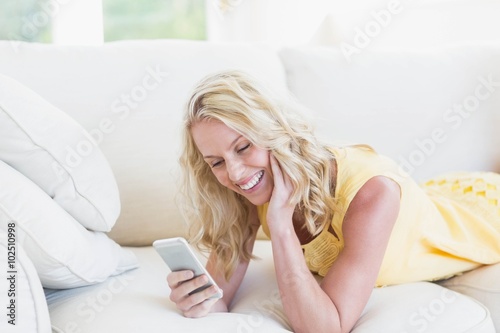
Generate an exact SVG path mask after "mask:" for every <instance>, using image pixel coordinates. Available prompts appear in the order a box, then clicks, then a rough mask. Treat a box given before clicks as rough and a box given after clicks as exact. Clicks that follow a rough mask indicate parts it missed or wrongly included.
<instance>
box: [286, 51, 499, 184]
mask: <svg viewBox="0 0 500 333" xmlns="http://www.w3.org/2000/svg"><path fill="white" fill-rule="evenodd" d="M280 57H281V59H282V61H283V64H284V66H285V69H286V71H287V80H288V85H289V88H290V90H291V91H292V92H293V93H294V94H295V95H296V96H297V98H298V99H299V100H300V101H301V103H302V104H304V105H306V106H307V107H308V108H309V109H311V110H312V112H313V114H314V117H315V118H316V122H317V126H318V127H317V130H318V132H319V134H320V135H321V136H322V137H323V138H325V139H327V140H328V141H335V142H337V143H339V144H352V143H367V144H369V145H371V146H372V147H373V148H374V149H375V150H377V151H378V152H380V153H383V154H385V155H388V156H390V157H392V158H393V159H395V160H396V161H397V162H398V163H399V164H400V166H401V167H402V168H403V170H405V171H406V172H408V173H410V174H411V175H412V176H413V177H414V178H415V179H416V180H418V181H423V180H425V179H428V178H430V177H433V176H437V175H438V174H441V173H444V172H449V171H480V170H485V171H493V170H497V171H498V169H499V168H498V167H499V166H500V165H499V164H498V162H499V161H500V154H499V153H498V146H499V143H500V142H499V140H500V135H499V134H498V128H499V127H500V121H499V115H500V42H498V43H490V42H488V43H486V42H485V43H462V44H455V45H447V46H442V47H434V48H428V49H418V50H408V49H406V50H394V49H392V50H380V51H372V52H370V51H369V50H363V51H362V52H360V53H356V54H354V56H352V57H346V56H345V50H343V49H342V48H320V47H317V48H308V47H294V48H286V49H283V50H281V51H280Z"/></svg>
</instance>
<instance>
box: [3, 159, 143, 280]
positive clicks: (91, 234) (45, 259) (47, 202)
mask: <svg viewBox="0 0 500 333" xmlns="http://www.w3.org/2000/svg"><path fill="white" fill-rule="evenodd" d="M0 183H1V184H2V186H1V187H0V229H3V230H4V231H6V230H7V228H8V224H9V223H11V224H12V223H13V224H15V234H16V244H17V246H18V247H20V246H22V247H23V248H24V250H25V251H26V253H27V255H28V256H29V258H30V259H31V261H32V262H33V264H34V266H35V268H36V270H37V272H38V275H39V277H40V280H41V282H42V285H43V286H44V287H47V288H54V289H64V288H73V287H79V286H85V285H90V284H94V283H98V282H102V281H104V280H106V279H107V278H108V277H109V276H111V275H116V274H120V273H122V272H124V271H126V270H129V269H132V268H135V267H137V259H136V257H135V255H134V254H133V253H132V252H130V251H129V250H126V249H123V248H121V247H120V246H119V245H118V244H116V243H115V242H114V241H113V240H111V239H109V238H108V236H107V235H106V234H105V233H103V232H99V231H89V230H87V229H85V228H84V227H83V226H82V225H81V224H80V223H78V222H77V221H76V220H75V219H74V218H73V217H72V216H71V215H69V214H68V213H67V212H66V211H65V210H64V209H62V208H61V207H60V206H59V205H58V204H57V203H55V202H54V201H53V200H52V199H51V198H50V197H49V196H48V195H47V194H46V193H44V192H43V191H42V190H41V189H40V188H39V187H38V186H36V185H35V184H33V182H31V181H30V180H29V179H27V178H26V177H25V176H23V175H22V174H21V173H19V172H18V171H16V170H15V169H13V168H12V167H10V166H9V165H7V164H6V163H4V162H2V161H0Z"/></svg>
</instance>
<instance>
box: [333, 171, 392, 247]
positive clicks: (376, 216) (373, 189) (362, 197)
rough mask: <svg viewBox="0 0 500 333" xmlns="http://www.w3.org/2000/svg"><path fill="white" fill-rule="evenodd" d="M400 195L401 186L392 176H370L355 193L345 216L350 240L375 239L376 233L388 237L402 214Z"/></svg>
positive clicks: (346, 235) (345, 234)
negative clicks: (400, 210)
mask: <svg viewBox="0 0 500 333" xmlns="http://www.w3.org/2000/svg"><path fill="white" fill-rule="evenodd" d="M400 198H401V190H400V187H399V185H398V183H396V182H395V181H393V180H392V179H390V178H387V177H384V176H375V177H373V178H371V179H369V180H368V181H367V182H366V183H365V184H364V185H363V186H362V187H361V188H360V189H359V191H358V192H357V193H356V195H355V196H354V198H353V200H352V201H351V203H350V205H349V207H348V209H347V213H346V215H345V217H344V223H343V226H342V227H343V229H344V236H345V238H346V243H347V242H348V241H347V239H348V238H354V239H358V240H359V239H365V237H366V238H369V239H370V240H373V239H374V238H376V237H374V236H375V235H378V236H382V237H383V238H386V236H388V234H390V232H391V230H392V228H393V226H394V223H395V222H396V219H397V216H398V214H399V208H400ZM384 235H385V236H384Z"/></svg>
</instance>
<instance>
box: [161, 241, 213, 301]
mask: <svg viewBox="0 0 500 333" xmlns="http://www.w3.org/2000/svg"><path fill="white" fill-rule="evenodd" d="M153 247H154V248H155V249H156V251H157V252H158V254H159V255H160V256H161V257H162V258H163V261H165V263H166V264H167V266H168V267H169V268H170V270H171V271H172V272H175V271H182V270H190V271H193V273H194V277H193V278H195V277H197V276H200V275H202V274H205V275H206V276H207V277H208V282H207V284H205V285H204V286H201V287H200V288H198V289H195V290H193V291H192V292H191V293H189V295H192V294H194V293H197V292H200V291H202V290H204V289H206V288H208V287H210V286H213V285H215V286H217V285H216V283H215V281H214V279H213V278H212V277H211V276H210V274H209V273H208V271H207V270H206V269H205V266H203V265H202V263H201V262H200V261H199V260H198V257H196V255H195V253H194V252H193V250H192V249H191V246H190V245H189V244H188V242H187V241H186V240H185V239H184V238H182V237H174V238H166V239H159V240H156V241H154V242H153ZM218 289H219V291H218V292H217V293H216V294H214V295H212V296H211V297H210V298H222V289H220V288H218Z"/></svg>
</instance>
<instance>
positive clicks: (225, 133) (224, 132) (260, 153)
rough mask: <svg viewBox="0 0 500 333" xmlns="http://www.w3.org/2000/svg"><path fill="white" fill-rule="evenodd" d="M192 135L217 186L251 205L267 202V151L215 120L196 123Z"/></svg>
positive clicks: (270, 186) (269, 183) (269, 177)
mask: <svg viewBox="0 0 500 333" xmlns="http://www.w3.org/2000/svg"><path fill="white" fill-rule="evenodd" d="M191 134H192V136H193V140H194V142H195V144H196V146H197V147H198V150H199V151H200V153H201V154H202V155H203V158H204V160H205V162H206V163H207V164H208V165H209V167H210V168H211V170H212V172H213V174H214V175H215V177H216V178H217V180H218V181H219V183H221V184H222V185H223V186H225V187H227V188H228V189H230V190H232V191H234V192H236V193H239V194H241V195H243V196H244V197H245V198H247V199H248V200H249V201H250V202H251V203H252V204H254V205H262V204H264V203H266V202H269V200H270V198H271V193H272V191H273V184H274V183H273V178H272V173H271V165H270V161H269V152H268V151H266V150H264V149H260V148H258V147H256V146H255V145H254V144H253V143H252V142H250V141H249V140H248V139H247V138H245V137H244V136H243V135H241V134H239V133H238V132H236V131H234V130H232V129H231V128H229V127H228V126H226V125H225V124H224V123H222V122H221V121H218V120H202V121H198V122H196V123H195V124H193V126H192V127H191Z"/></svg>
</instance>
